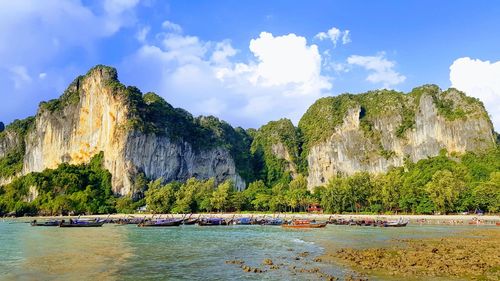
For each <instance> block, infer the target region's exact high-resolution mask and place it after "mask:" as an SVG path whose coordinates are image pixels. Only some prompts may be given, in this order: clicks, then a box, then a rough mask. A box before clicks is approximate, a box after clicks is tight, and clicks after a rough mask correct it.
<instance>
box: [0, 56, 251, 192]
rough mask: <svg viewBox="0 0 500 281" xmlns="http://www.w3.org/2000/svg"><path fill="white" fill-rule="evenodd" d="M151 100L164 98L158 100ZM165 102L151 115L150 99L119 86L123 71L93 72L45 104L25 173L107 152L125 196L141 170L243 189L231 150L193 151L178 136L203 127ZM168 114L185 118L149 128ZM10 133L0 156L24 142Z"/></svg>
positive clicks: (189, 141)
mask: <svg viewBox="0 0 500 281" xmlns="http://www.w3.org/2000/svg"><path fill="white" fill-rule="evenodd" d="M147 97H148V98H149V99H152V98H156V100H155V101H158V99H161V98H159V97H158V96H156V95H154V94H148V96H147ZM160 102H162V104H161V105H159V108H156V109H150V108H149V104H148V101H147V100H146V95H145V96H144V97H143V96H142V94H141V93H140V92H139V91H138V89H136V88H134V87H125V86H123V85H121V84H120V83H119V82H118V80H117V73H116V70H115V69H113V68H109V67H104V66H97V67H95V68H93V69H92V70H90V71H89V72H88V73H87V75H85V76H81V77H78V78H77V79H76V80H75V81H74V82H73V83H72V84H71V85H70V87H69V88H68V89H67V90H66V92H65V93H64V94H63V95H62V96H61V98H59V99H57V100H53V101H50V102H47V103H41V104H40V108H39V110H38V112H37V114H36V119H35V121H34V124H33V125H32V127H31V128H30V130H28V132H27V134H26V137H25V139H24V140H22V141H23V142H24V144H25V149H24V157H23V161H22V163H23V164H22V171H21V174H27V173H30V172H36V171H42V170H43V169H46V168H55V167H57V165H58V164H60V163H62V162H67V163H71V164H79V163H85V162H88V161H89V160H90V158H91V157H92V156H93V155H95V154H97V153H99V152H100V151H103V152H104V166H105V168H106V169H108V170H109V171H110V172H111V174H112V175H113V177H112V185H113V190H114V192H116V193H118V194H129V193H130V192H133V190H131V189H132V186H131V179H132V178H133V176H134V175H136V174H137V173H139V172H142V173H144V174H145V175H146V177H148V178H150V179H156V178H160V177H161V178H163V179H164V180H165V181H173V180H181V181H182V180H186V179H188V178H190V177H198V178H210V177H214V178H216V179H217V180H218V181H223V180H225V179H233V180H234V181H235V182H236V184H237V185H238V186H239V187H243V186H244V181H243V180H242V179H241V177H240V176H239V174H238V173H237V171H236V165H235V162H234V160H233V158H232V156H231V154H230V151H229V150H228V149H227V148H226V147H223V146H222V145H219V143H216V142H212V143H209V144H208V145H205V146H203V147H201V146H198V147H193V142H194V141H193V138H189V137H187V136H184V135H176V136H174V135H173V134H171V132H174V131H184V130H185V131H189V130H192V128H183V126H191V125H192V126H196V125H195V124H190V123H189V122H190V121H189V120H188V119H186V118H189V117H190V115H186V116H184V115H180V113H178V112H181V110H178V109H174V108H172V107H171V106H170V105H168V104H167V103H166V102H165V101H163V100H161V101H160ZM154 105H157V104H153V105H152V106H154ZM161 110H163V111H161ZM167 110H168V112H169V113H170V115H168V116H164V115H160V116H158V117H165V118H166V117H172V116H174V117H176V118H177V119H173V120H170V121H171V122H170V123H168V124H163V123H161V122H163V121H162V120H159V121H155V120H153V121H151V122H149V121H150V120H149V119H151V117H154V116H148V114H150V115H151V114H153V113H158V112H160V113H162V112H164V111H167ZM175 114H176V115H175ZM183 118H184V119H183ZM191 118H192V117H191ZM193 120H194V119H193ZM181 121H182V122H181ZM160 125H162V126H160ZM168 125H169V126H170V127H168ZM175 126H177V128H174V127H175ZM8 131H9V130H7V131H6V132H4V133H3V134H6V136H7V137H3V138H2V139H1V141H0V158H1V157H2V156H3V155H5V154H6V151H8V150H11V148H12V147H14V146H16V142H18V141H19V139H16V138H13V137H10V134H9V133H8ZM200 131H201V130H200Z"/></svg>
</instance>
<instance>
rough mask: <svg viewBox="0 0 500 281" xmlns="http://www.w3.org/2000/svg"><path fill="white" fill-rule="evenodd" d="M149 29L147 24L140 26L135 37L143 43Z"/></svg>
mask: <svg viewBox="0 0 500 281" xmlns="http://www.w3.org/2000/svg"><path fill="white" fill-rule="evenodd" d="M150 30H151V27H149V26H144V27H142V28H141V29H139V31H137V33H136V34H135V39H137V41H139V42H141V43H144V42H145V41H146V38H147V37H148V34H149V31H150Z"/></svg>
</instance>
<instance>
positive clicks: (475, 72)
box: [450, 57, 500, 131]
mask: <svg viewBox="0 0 500 281" xmlns="http://www.w3.org/2000/svg"><path fill="white" fill-rule="evenodd" d="M450 82H451V86H452V87H454V88H457V89H459V90H461V91H463V92H465V93H467V94H468V95H470V96H473V97H476V98H479V99H480V100H481V101H482V102H483V103H484V105H485V107H486V110H488V113H489V114H490V116H491V119H492V122H493V125H494V126H495V129H496V131H499V130H500V61H497V62H490V61H482V60H479V59H471V58H468V57H464V58H459V59H456V60H455V61H454V62H453V64H452V65H451V66H450Z"/></svg>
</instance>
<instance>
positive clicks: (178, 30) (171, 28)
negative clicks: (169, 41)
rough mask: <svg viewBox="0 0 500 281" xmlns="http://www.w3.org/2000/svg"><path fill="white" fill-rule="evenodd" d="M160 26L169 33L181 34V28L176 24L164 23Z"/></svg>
mask: <svg viewBox="0 0 500 281" xmlns="http://www.w3.org/2000/svg"><path fill="white" fill-rule="evenodd" d="M161 26H162V27H163V28H164V29H166V30H169V31H172V32H175V33H182V27H181V26H180V25H178V24H176V23H173V22H171V21H168V20H166V21H164V22H163V23H162V24H161Z"/></svg>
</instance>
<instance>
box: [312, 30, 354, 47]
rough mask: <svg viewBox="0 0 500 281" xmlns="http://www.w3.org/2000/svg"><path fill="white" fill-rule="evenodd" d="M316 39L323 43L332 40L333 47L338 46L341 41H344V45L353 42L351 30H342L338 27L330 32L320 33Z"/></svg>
mask: <svg viewBox="0 0 500 281" xmlns="http://www.w3.org/2000/svg"><path fill="white" fill-rule="evenodd" d="M314 38H315V39H318V40H320V41H323V40H325V39H330V41H332V43H333V46H337V42H338V41H339V40H341V41H342V44H344V45H345V44H347V43H349V42H351V37H350V32H349V30H344V31H342V30H340V29H338V28H336V27H332V28H330V29H329V30H328V31H326V32H324V31H322V32H319V33H318V34H316V35H315V36H314Z"/></svg>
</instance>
